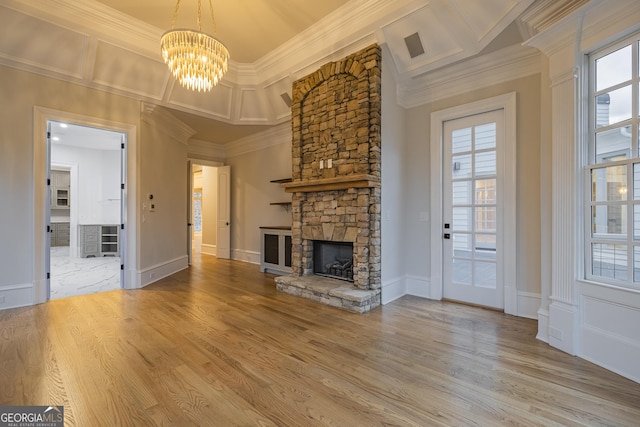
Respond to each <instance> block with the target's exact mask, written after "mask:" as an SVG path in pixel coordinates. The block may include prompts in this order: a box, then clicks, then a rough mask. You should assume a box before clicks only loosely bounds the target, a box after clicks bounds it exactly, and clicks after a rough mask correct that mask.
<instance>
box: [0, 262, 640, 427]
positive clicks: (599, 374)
mask: <svg viewBox="0 0 640 427" xmlns="http://www.w3.org/2000/svg"><path fill="white" fill-rule="evenodd" d="M273 278H274V276H273V275H271V274H265V273H260V272H259V269H258V267H257V266H255V265H252V264H247V263H242V262H236V261H229V260H217V259H216V258H214V257H210V256H206V255H202V256H200V257H195V258H194V265H193V266H191V267H190V268H189V269H186V270H184V271H181V272H179V273H177V274H174V275H172V276H170V277H167V278H165V279H163V280H161V281H159V282H158V283H155V284H153V285H150V286H147V287H146V288H144V289H140V290H135V291H111V292H106V293H104V294H97V295H85V296H81V297H72V298H65V299H59V300H54V301H50V302H48V303H46V304H41V305H38V306H34V307H27V308H19V309H14V310H6V311H3V312H0V405H48V404H55V405H64V406H65V416H66V417H65V418H66V419H65V421H66V425H67V426H102V425H104V426H112V425H122V426H180V427H182V426H204V425H224V426H234V425H264V426H272V425H277V426H305V427H306V426H374V425H397V426H451V425H460V426H467V425H469V426H494V425H527V426H528V425H540V426H555V425H558V426H592V425H612V426H637V425H638V420H640V384H638V383H635V382H633V381H630V380H627V379H625V378H623V377H620V376H619V375H616V374H614V373H612V372H609V371H606V370H605V369H602V368H600V367H598V366H595V365H593V364H591V363H589V362H587V361H585V360H582V359H579V358H576V357H573V356H570V355H568V354H566V353H562V352H560V351H558V350H556V349H554V348H552V347H550V346H548V345H547V344H545V343H543V342H540V341H538V340H536V339H535V335H536V333H537V323H536V322H535V321H533V320H530V319H522V318H517V317H513V316H509V315H505V314H503V313H498V312H495V311H489V310H484V309H481V308H477V307H469V306H464V305H458V304H454V303H450V302H441V301H429V300H425V299H421V298H417V297H412V296H405V297H403V298H400V299H399V300H396V301H394V302H393V303H391V304H388V305H386V306H383V307H379V308H377V309H375V310H373V311H372V312H370V313H366V314H363V315H357V314H352V313H347V312H344V311H340V310H338V309H335V308H332V307H328V306H324V305H321V304H317V303H314V302H311V301H308V300H304V299H300V298H296V297H293V296H291V295H286V294H279V293H278V292H277V291H276V290H275V284H274V281H273Z"/></svg>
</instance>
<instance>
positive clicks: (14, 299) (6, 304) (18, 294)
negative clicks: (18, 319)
mask: <svg viewBox="0 0 640 427" xmlns="http://www.w3.org/2000/svg"><path fill="white" fill-rule="evenodd" d="M33 290H34V288H33V285H32V284H31V283H25V284H21V285H9V286H3V287H1V288H0V310H8V309H10V308H18V307H26V306H28V305H33Z"/></svg>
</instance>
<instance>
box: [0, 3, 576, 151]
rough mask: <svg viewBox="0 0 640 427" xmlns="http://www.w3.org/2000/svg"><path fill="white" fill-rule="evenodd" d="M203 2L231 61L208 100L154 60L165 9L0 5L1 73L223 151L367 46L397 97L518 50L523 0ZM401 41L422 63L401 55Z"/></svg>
mask: <svg viewBox="0 0 640 427" xmlns="http://www.w3.org/2000/svg"><path fill="white" fill-rule="evenodd" d="M540 2H543V3H550V2H549V0H538V2H537V3H540ZM562 2H563V3H567V2H570V1H569V0H562ZM212 3H213V8H214V12H215V21H216V24H217V36H218V37H219V38H220V39H221V40H222V41H223V42H224V43H225V44H226V45H227V47H228V48H229V51H230V53H231V60H232V61H231V66H230V71H229V73H228V74H227V75H226V76H225V77H224V78H223V80H222V82H221V83H220V84H219V85H218V86H217V87H216V88H214V90H213V91H212V92H211V93H206V94H203V93H197V92H195V93H194V92H190V91H187V90H185V89H183V88H182V87H180V86H179V85H177V84H174V81H173V78H172V77H171V75H170V74H169V72H168V70H167V68H166V66H165V65H164V63H163V62H162V59H161V57H160V48H159V39H160V36H161V35H162V33H163V32H164V31H166V30H168V29H169V28H170V26H171V18H172V15H173V12H174V9H175V0H100V1H97V0H47V1H33V0H0V27H1V28H3V34H5V36H4V37H2V38H0V64H3V65H7V66H11V67H16V68H19V69H23V70H27V71H31V72H35V73H39V74H43V75H47V76H51V77H54V78H60V79H64V80H68V81H72V82H75V83H78V84H82V85H86V86H90V87H96V88H100V89H104V90H109V91H113V92H115V93H119V94H122V95H125V96H131V97H135V98H136V99H140V100H143V101H145V102H148V103H152V104H157V105H161V106H163V107H166V108H170V109H172V110H174V111H177V113H176V116H178V118H180V119H181V120H182V121H184V122H185V123H186V124H187V125H189V126H191V127H192V128H193V129H194V130H196V134H195V136H194V139H197V140H201V141H209V142H213V143H218V144H226V143H229V142H232V141H234V140H236V139H238V138H242V137H244V136H247V135H250V134H252V133H255V132H258V131H261V130H264V129H266V128H268V127H271V126H274V125H278V124H281V123H284V122H286V121H288V120H289V118H290V109H289V106H288V104H287V102H286V98H287V96H290V95H291V85H292V83H293V81H295V80H296V79H297V78H300V77H302V76H304V75H306V74H308V73H310V72H313V71H315V70H316V69H317V68H318V67H319V66H321V65H322V64H324V63H326V62H328V61H332V60H336V59H338V58H340V57H343V56H345V55H348V54H350V53H353V52H355V51H356V50H358V49H361V48H363V47H365V46H367V45H369V44H372V43H379V44H382V45H384V46H385V52H387V53H390V55H388V56H387V58H391V60H392V63H393V64H392V67H391V68H392V69H393V72H394V74H395V76H396V80H397V81H398V82H399V83H402V84H404V86H405V87H406V86H407V85H409V86H410V85H411V84H412V82H414V81H416V82H417V81H420V80H421V79H422V80H424V78H425V76H427V75H428V74H429V73H430V72H432V71H435V70H441V69H442V68H443V67H446V66H447V65H450V64H453V63H455V62H458V61H461V60H463V59H466V58H470V57H473V56H476V55H478V54H480V53H481V52H482V53H486V52H487V51H488V50H491V49H498V48H500V47H503V46H509V45H513V44H517V43H519V42H521V41H522V36H521V31H519V30H518V29H519V28H520V27H519V26H517V25H516V21H517V18H518V17H519V16H520V15H521V14H522V13H523V12H524V11H525V10H526V9H527V8H528V7H529V6H531V5H532V3H534V0H482V1H475V0H322V1H310V0H212ZM196 4H197V0H181V2H180V10H179V15H178V20H177V23H176V27H189V28H196V24H195V16H196V11H197V6H196ZM202 26H203V31H205V32H213V28H212V27H211V19H210V14H209V2H208V0H202ZM408 41H409V42H410V43H413V45H412V46H413V48H415V47H416V46H417V47H418V52H420V50H422V51H423V53H419V54H416V52H415V51H414V52H413V55H412V54H411V52H410V50H409V49H408V47H412V46H408V44H407V43H408ZM416 43H417V45H416Z"/></svg>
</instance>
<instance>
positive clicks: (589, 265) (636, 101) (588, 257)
mask: <svg viewBox="0 0 640 427" xmlns="http://www.w3.org/2000/svg"><path fill="white" fill-rule="evenodd" d="M626 46H631V78H630V80H625V81H624V82H618V83H616V84H614V85H610V86H607V87H605V88H602V89H600V90H597V87H596V84H597V75H596V62H597V61H598V60H599V59H601V58H604V57H606V56H607V55H609V54H611V53H613V52H616V51H618V50H620V49H623V48H625V47H626ZM639 52H640V32H636V33H634V34H632V35H629V36H626V37H624V38H622V39H620V40H617V41H616V42H614V43H611V44H609V45H607V46H605V47H603V48H601V49H598V50H596V51H594V52H591V53H590V54H588V55H586V57H585V60H586V62H587V65H588V67H587V69H588V78H587V90H586V92H587V94H588V102H587V105H588V108H586V111H585V115H587V117H585V121H584V122H585V123H586V124H587V127H588V138H587V140H588V150H587V158H586V159H585V167H584V181H583V182H584V204H583V206H584V260H585V264H584V277H585V279H586V280H588V281H591V282H596V283H601V284H607V285H617V286H620V287H624V288H630V289H635V290H638V289H640V273H638V274H634V273H635V271H636V270H637V269H640V230H638V231H636V230H634V216H635V215H636V213H635V211H636V210H637V211H638V215H640V190H638V193H639V194H635V189H634V170H636V171H637V173H638V174H640V139H639V132H640V130H639V129H640V53H639ZM629 84H630V85H631V118H629V119H627V120H622V121H619V122H616V123H613V124H607V125H603V126H598V124H597V122H596V119H597V117H598V111H597V108H598V103H597V101H596V99H597V97H598V96H601V95H603V94H607V93H611V92H612V91H614V90H617V89H620V88H623V87H626V86H628V85H629ZM626 127H629V128H630V129H631V133H630V134H631V137H630V138H631V144H630V147H629V149H627V150H626V151H627V152H629V151H630V154H631V155H630V156H627V158H626V159H622V160H620V159H613V160H609V161H605V160H604V159H603V158H602V157H603V155H600V156H597V154H596V148H597V147H596V136H597V135H598V134H602V133H604V132H607V131H610V130H614V129H623V128H626ZM618 151H619V152H620V153H619V154H622V152H624V151H625V150H624V149H619V150H617V151H615V152H613V151H612V152H611V153H607V155H611V154H612V153H616V152H618ZM598 157H600V158H598ZM615 166H623V167H624V168H625V169H626V190H627V191H626V193H625V194H626V196H625V197H626V198H625V199H623V200H608V198H607V199H606V200H604V201H602V200H594V199H593V187H592V185H593V181H592V179H593V178H592V174H593V173H594V171H595V170H597V169H602V168H607V167H615ZM637 184H638V185H637V186H638V187H639V188H640V182H638V183H637ZM606 185H609V181H608V180H607V181H606ZM596 206H612V207H615V206H619V207H621V208H624V209H626V218H624V220H625V222H626V224H625V225H626V232H624V233H620V234H614V233H606V234H604V235H600V234H598V233H596V232H595V230H594V228H593V227H594V222H593V212H594V209H595V207H596ZM608 219H609V218H608V217H607V220H608ZM639 227H640V224H639ZM594 244H607V245H626V264H627V265H626V269H625V271H626V272H625V275H626V277H625V278H624V279H619V278H615V271H616V268H615V261H614V265H613V271H614V277H606V276H604V275H597V274H594V264H595V262H594V252H593V245H594ZM636 250H638V251H639V252H638V254H637V256H635V255H636ZM614 257H615V251H614ZM636 265H637V267H636ZM634 276H637V277H634ZM634 279H637V280H634Z"/></svg>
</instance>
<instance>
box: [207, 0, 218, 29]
mask: <svg viewBox="0 0 640 427" xmlns="http://www.w3.org/2000/svg"><path fill="white" fill-rule="evenodd" d="M209 10H210V11H211V23H212V24H213V35H214V36H216V35H217V33H218V28H217V26H216V18H214V17H213V5H212V4H211V0H209Z"/></svg>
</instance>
